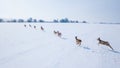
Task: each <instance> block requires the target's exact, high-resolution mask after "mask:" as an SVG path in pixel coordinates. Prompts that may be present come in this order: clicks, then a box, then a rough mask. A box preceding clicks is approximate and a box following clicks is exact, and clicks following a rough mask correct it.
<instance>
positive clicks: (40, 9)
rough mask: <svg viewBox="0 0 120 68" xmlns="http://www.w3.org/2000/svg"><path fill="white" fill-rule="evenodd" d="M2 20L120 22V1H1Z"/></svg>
mask: <svg viewBox="0 0 120 68" xmlns="http://www.w3.org/2000/svg"><path fill="white" fill-rule="evenodd" d="M0 3H1V4H0V18H28V17H33V18H38V19H39V18H41V19H47V20H51V19H55V18H65V17H67V18H69V19H73V20H86V21H89V22H120V14H119V13H120V0H0Z"/></svg>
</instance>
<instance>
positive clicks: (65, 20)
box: [0, 17, 87, 23]
mask: <svg viewBox="0 0 120 68" xmlns="http://www.w3.org/2000/svg"><path fill="white" fill-rule="evenodd" d="M4 22H6V23H26V22H27V23H87V21H78V20H70V19H68V18H62V19H53V20H51V21H46V20H43V19H35V18H32V17H30V18H28V19H3V18H0V23H4Z"/></svg>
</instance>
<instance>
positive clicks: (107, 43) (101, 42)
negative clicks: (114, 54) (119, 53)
mask: <svg viewBox="0 0 120 68" xmlns="http://www.w3.org/2000/svg"><path fill="white" fill-rule="evenodd" d="M97 40H98V41H99V42H98V45H99V44H102V45H105V46H108V47H110V48H111V49H112V50H114V49H113V48H112V46H111V45H110V44H109V42H108V41H103V40H101V39H100V37H99V38H98V39H97Z"/></svg>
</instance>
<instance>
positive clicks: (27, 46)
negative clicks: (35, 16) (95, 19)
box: [0, 23, 120, 68]
mask: <svg viewBox="0 0 120 68" xmlns="http://www.w3.org/2000/svg"><path fill="white" fill-rule="evenodd" d="M24 24H26V25H27V27H24ZM30 24H31V25H32V27H29V23H1V24H0V68H120V36H119V35H120V25H111V24H80V23H78V24H73V23H68V24H67V23H65V24H62V23H30ZM34 25H35V26H36V29H34V28H33V26H34ZM41 26H43V27H44V29H45V31H42V30H41V29H40V27H41ZM54 30H56V31H57V30H58V31H60V32H61V33H62V38H60V37H58V36H56V35H55V34H54V33H53V31H54ZM75 36H78V38H79V39H81V40H82V44H81V45H80V46H78V45H76V41H75ZM98 37H100V38H101V39H102V40H105V41H108V42H109V43H110V44H111V46H112V47H113V48H114V51H112V50H111V49H110V48H109V47H107V46H103V45H99V46H98V41H97V38H98Z"/></svg>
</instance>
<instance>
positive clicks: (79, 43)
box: [75, 36, 82, 46]
mask: <svg viewBox="0 0 120 68" xmlns="http://www.w3.org/2000/svg"><path fill="white" fill-rule="evenodd" d="M75 40H76V45H79V46H80V45H81V42H82V40H80V39H78V38H77V36H75Z"/></svg>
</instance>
